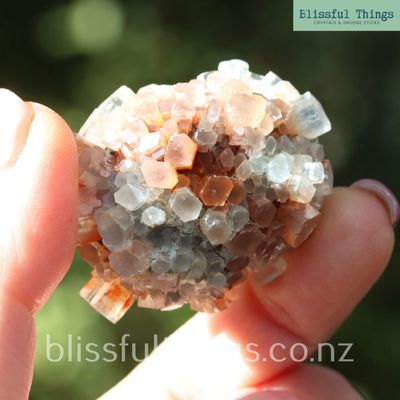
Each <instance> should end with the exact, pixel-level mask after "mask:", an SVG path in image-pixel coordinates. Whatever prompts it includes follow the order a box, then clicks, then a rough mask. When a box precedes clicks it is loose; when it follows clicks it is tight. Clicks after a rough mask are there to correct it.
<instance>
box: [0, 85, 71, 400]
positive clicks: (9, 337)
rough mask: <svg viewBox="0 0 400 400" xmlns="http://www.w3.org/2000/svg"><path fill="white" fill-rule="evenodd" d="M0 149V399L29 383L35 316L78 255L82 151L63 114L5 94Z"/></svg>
mask: <svg viewBox="0 0 400 400" xmlns="http://www.w3.org/2000/svg"><path fill="white" fill-rule="evenodd" d="M0 148H1V150H0V151H1V155H0V185H1V196H0V221H1V222H0V349H1V352H0V382H2V384H1V387H0V398H7V399H14V398H15V399H20V398H25V397H26V396H27V393H28V391H29V386H30V380H31V369H32V359H33V337H34V328H33V318H32V313H33V312H35V311H36V310H37V309H38V308H39V307H40V306H42V305H43V304H44V302H45V301H46V300H47V298H48V297H49V296H50V294H51V293H52V292H53V290H54V289H55V287H56V286H57V285H58V283H59V282H60V280H61V279H62V277H63V276H64V274H65V273H66V271H67V269H68V267H69V265H70V264H71V261H72V257H73V252H74V247H75V232H76V221H77V218H76V212H77V201H78V200H77V186H78V178H77V175H78V173H77V154H76V153H77V152H76V146H75V141H74V138H73V134H72V132H71V130H70V129H69V127H68V126H67V124H66V123H65V122H64V121H63V120H62V118H61V117H59V116H58V115H57V114H56V113H54V112H53V111H51V110H50V109H48V108H46V107H44V106H41V105H38V104H34V103H24V102H23V101H22V100H21V99H20V98H19V97H18V96H16V95H15V94H13V93H12V92H10V91H8V90H4V89H0ZM3 375H4V376H3Z"/></svg>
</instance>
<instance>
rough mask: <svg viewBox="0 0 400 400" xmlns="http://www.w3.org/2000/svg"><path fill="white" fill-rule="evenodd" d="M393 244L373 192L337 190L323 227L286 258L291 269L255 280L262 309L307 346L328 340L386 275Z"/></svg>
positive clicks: (328, 202)
mask: <svg viewBox="0 0 400 400" xmlns="http://www.w3.org/2000/svg"><path fill="white" fill-rule="evenodd" d="M393 245H394V233H393V228H392V226H391V223H390V219H389V218H388V215H387V210H386V207H385V206H384V205H383V204H382V203H381V201H380V200H379V199H378V198H377V197H376V196H374V195H373V194H371V193H370V192H368V191H364V190H359V189H355V188H337V189H335V190H334V191H333V194H332V195H331V196H329V197H328V198H327V199H326V201H325V203H324V206H323V209H322V219H321V223H320V225H319V226H318V227H317V229H316V230H315V231H314V233H313V234H312V235H311V236H310V238H309V239H308V240H307V241H306V242H304V243H303V245H302V246H300V247H299V248H296V249H293V250H291V251H289V252H288V253H287V254H286V255H285V257H286V260H287V263H288V268H287V271H286V272H285V273H284V274H282V275H281V277H280V278H278V279H277V280H275V281H274V282H272V283H270V284H269V285H266V286H260V285H258V284H257V282H253V285H252V287H253V291H254V293H255V295H256V298H257V299H258V301H259V302H260V303H261V305H262V307H263V308H264V309H265V310H267V311H268V313H269V314H270V315H272V316H273V318H274V319H275V321H277V323H278V324H279V325H282V326H284V327H286V328H287V329H288V330H289V331H291V332H292V333H293V334H295V335H297V336H298V337H300V338H302V340H304V341H305V342H307V343H311V344H312V343H317V342H319V341H321V340H326V338H328V337H329V336H330V335H331V334H332V333H333V332H334V331H335V330H336V329H337V328H338V326H339V325H340V324H341V323H342V322H343V320H344V319H345V318H346V317H347V316H348V314H349V313H350V312H351V311H352V310H353V308H354V307H355V306H356V304H357V303H358V302H359V301H360V300H361V299H362V297H363V296H364V295H365V294H366V292H367V291H368V290H369V289H370V288H371V286H372V285H373V284H374V283H375V281H376V280H377V279H378V278H379V276H380V275H381V274H382V272H383V271H384V269H385V267H386V265H387V263H388V261H389V258H390V256H391V253H392V250H393Z"/></svg>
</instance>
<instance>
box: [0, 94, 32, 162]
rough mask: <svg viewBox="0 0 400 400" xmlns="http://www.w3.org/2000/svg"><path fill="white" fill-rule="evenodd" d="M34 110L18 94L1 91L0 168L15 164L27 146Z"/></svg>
mask: <svg viewBox="0 0 400 400" xmlns="http://www.w3.org/2000/svg"><path fill="white" fill-rule="evenodd" d="M32 118H33V110H32V107H31V106H30V105H29V104H26V103H24V102H23V101H22V100H21V99H20V98H19V97H18V96H17V95H16V94H14V93H13V92H11V91H10V90H7V89H0V168H7V167H11V166H13V165H14V164H15V162H16V160H17V159H18V157H19V155H20V154H21V152H22V149H23V148H24V146H25V142H26V138H27V135H28V131H29V125H30V123H31V121H32Z"/></svg>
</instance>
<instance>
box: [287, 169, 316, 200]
mask: <svg viewBox="0 0 400 400" xmlns="http://www.w3.org/2000/svg"><path fill="white" fill-rule="evenodd" d="M287 188H288V192H289V197H290V199H291V200H293V201H297V202H299V203H309V202H310V201H311V200H312V198H313V197H314V194H315V190H316V189H315V187H314V185H313V184H312V182H311V181H310V180H309V179H308V178H307V177H306V176H304V175H295V174H294V175H291V176H290V179H289V182H288V184H287Z"/></svg>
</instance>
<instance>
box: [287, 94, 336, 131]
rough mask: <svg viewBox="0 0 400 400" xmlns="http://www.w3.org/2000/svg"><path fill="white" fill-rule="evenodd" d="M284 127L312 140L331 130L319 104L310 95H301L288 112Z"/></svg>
mask: <svg viewBox="0 0 400 400" xmlns="http://www.w3.org/2000/svg"><path fill="white" fill-rule="evenodd" d="M286 126H287V127H288V129H289V131H291V132H292V133H295V134H298V135H302V136H304V137H306V138H308V139H314V138H316V137H318V136H321V135H323V134H324V133H326V132H329V131H330V130H331V123H330V121H329V119H328V117H327V116H326V114H325V111H324V109H323V108H322V106H321V104H320V102H319V101H318V100H317V99H316V98H315V97H314V96H313V95H312V94H311V93H310V92H306V93H304V94H303V95H301V96H300V97H299V98H298V99H297V100H296V101H295V102H294V103H293V106H292V108H291V110H290V113H289V116H288V120H287V122H286Z"/></svg>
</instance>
